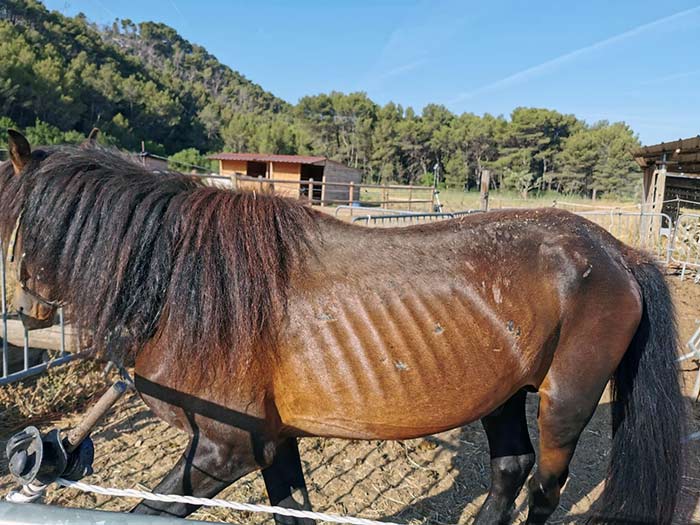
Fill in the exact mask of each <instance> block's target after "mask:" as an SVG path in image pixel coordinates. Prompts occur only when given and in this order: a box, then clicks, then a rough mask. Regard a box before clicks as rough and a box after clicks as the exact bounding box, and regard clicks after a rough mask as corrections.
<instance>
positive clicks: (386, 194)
mask: <svg viewBox="0 0 700 525" xmlns="http://www.w3.org/2000/svg"><path fill="white" fill-rule="evenodd" d="M388 204H389V188H387V187H386V184H384V185H382V202H381V203H380V205H383V206H388Z"/></svg>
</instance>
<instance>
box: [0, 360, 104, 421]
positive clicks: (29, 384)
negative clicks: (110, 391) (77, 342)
mask: <svg viewBox="0 0 700 525" xmlns="http://www.w3.org/2000/svg"><path fill="white" fill-rule="evenodd" d="M106 386H107V385H106V380H105V378H104V376H103V375H102V365H100V364H99V363H97V362H95V361H92V360H90V361H83V360H77V361H73V362H72V363H69V364H67V365H64V366H60V367H56V368H50V369H49V370H48V371H47V372H46V373H44V374H41V375H40V376H36V377H32V378H29V379H27V380H25V381H20V382H18V383H13V384H11V385H6V386H3V387H0V435H7V434H9V433H12V432H13V431H15V430H17V429H20V428H22V427H24V426H27V425H29V424H38V423H45V422H48V421H53V420H56V419H60V418H62V417H63V416H65V415H66V414H69V413H71V412H75V411H80V410H82V409H83V407H84V406H85V404H86V403H87V402H88V401H89V400H90V399H91V398H93V397H94V396H95V395H96V394H98V393H100V391H102V390H104V389H105V388H106Z"/></svg>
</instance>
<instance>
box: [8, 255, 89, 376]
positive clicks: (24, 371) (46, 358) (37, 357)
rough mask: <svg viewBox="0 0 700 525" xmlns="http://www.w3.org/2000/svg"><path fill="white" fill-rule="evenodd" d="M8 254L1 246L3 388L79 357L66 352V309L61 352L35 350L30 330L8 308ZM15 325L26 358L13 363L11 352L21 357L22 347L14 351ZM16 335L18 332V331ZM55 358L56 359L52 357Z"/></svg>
mask: <svg viewBox="0 0 700 525" xmlns="http://www.w3.org/2000/svg"><path fill="white" fill-rule="evenodd" d="M5 261H6V259H5V251H4V249H3V246H2V244H1V243H0V307H1V309H2V311H1V312H0V314H2V332H1V333H0V340H1V343H2V376H1V377H0V386H2V385H7V384H10V383H13V382H15V381H19V380H21V379H25V378H27V377H30V376H33V375H36V374H40V373H41V372H43V371H45V370H47V369H48V368H51V367H54V366H59V365H62V364H65V363H68V362H69V361H72V360H73V359H75V358H76V357H77V356H78V354H77V353H68V352H67V351H66V324H65V321H64V318H63V309H62V308H59V310H58V327H59V348H58V350H54V351H53V352H52V351H50V350H45V349H43V348H36V349H34V348H32V347H31V344H30V343H31V335H30V334H31V332H29V330H27V328H26V327H25V326H24V325H21V321H20V320H19V317H18V316H17V314H16V313H12V312H10V309H9V304H8V282H7V272H6V265H5ZM11 325H12V326H14V327H18V326H20V325H21V328H20V331H21V332H22V347H21V351H22V358H21V360H20V359H14V360H13V359H12V356H11V353H10V351H12V352H13V353H18V350H19V347H18V346H16V345H12V348H10V343H9V338H10V332H11V330H10V328H11ZM15 332H16V330H15ZM52 354H53V355H52Z"/></svg>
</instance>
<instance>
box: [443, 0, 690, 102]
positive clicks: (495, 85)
mask: <svg viewBox="0 0 700 525" xmlns="http://www.w3.org/2000/svg"><path fill="white" fill-rule="evenodd" d="M697 12H700V6H696V7H692V8H690V9H686V10H685V11H680V12H679V13H675V14H673V15H669V16H665V17H663V18H659V19H658V20H654V21H653V22H648V23H646V24H642V25H639V26H637V27H635V28H632V29H630V30H628V31H625V32H624V33H620V34H618V35H615V36H611V37H609V38H606V39H604V40H601V41H599V42H596V43H594V44H591V45H589V46H585V47H582V48H580V49H577V50H575V51H571V52H569V53H566V54H564V55H561V56H559V57H557V58H553V59H551V60H547V61H546V62H542V63H541V64H539V65H536V66H532V67H529V68H527V69H523V70H522V71H518V72H517V73H514V74H512V75H509V76H507V77H505V78H502V79H501V80H497V81H495V82H491V83H490V84H486V85H484V86H481V87H479V88H476V89H474V90H472V91H468V92H465V93H460V94H459V95H458V96H457V97H456V98H455V99H453V100H451V101H450V102H449V103H448V104H454V103H457V102H461V101H463V100H467V99H470V98H472V97H475V96H476V95H481V94H483V93H487V92H489V91H493V90H496V89H500V88H504V87H508V86H512V85H514V84H518V83H520V82H523V81H525V80H529V79H531V78H534V77H537V76H539V75H541V74H542V73H545V72H547V71H548V70H550V69H553V68H555V67H557V66H561V65H562V64H566V63H567V62H571V61H572V60H575V59H577V58H579V57H580V56H582V55H585V54H587V53H590V52H592V51H598V50H599V49H602V48H604V47H607V46H609V45H612V44H616V43H618V42H622V41H623V40H626V39H628V38H631V37H633V36H637V35H639V34H641V33H644V32H645V31H648V30H649V29H653V28H655V27H659V26H661V25H664V24H667V23H669V22H673V21H675V20H678V19H679V18H682V17H684V16H688V15H692V14H694V13H697Z"/></svg>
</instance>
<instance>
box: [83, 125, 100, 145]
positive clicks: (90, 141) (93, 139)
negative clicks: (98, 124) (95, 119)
mask: <svg viewBox="0 0 700 525" xmlns="http://www.w3.org/2000/svg"><path fill="white" fill-rule="evenodd" d="M99 134H100V129H99V128H92V131H90V133H89V134H88V136H87V138H86V139H85V140H84V141H83V143H82V144H81V145H80V147H81V148H92V147H94V146H95V144H97V135H99Z"/></svg>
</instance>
